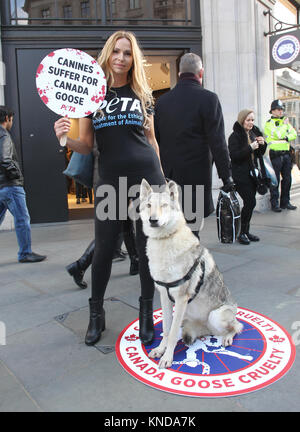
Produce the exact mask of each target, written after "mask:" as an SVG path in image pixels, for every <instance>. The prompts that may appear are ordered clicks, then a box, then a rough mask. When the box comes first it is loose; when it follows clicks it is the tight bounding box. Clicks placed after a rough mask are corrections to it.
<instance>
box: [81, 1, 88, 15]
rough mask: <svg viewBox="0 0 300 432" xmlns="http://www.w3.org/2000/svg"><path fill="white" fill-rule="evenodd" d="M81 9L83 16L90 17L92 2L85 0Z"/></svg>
mask: <svg viewBox="0 0 300 432" xmlns="http://www.w3.org/2000/svg"><path fill="white" fill-rule="evenodd" d="M80 10H81V18H89V17H90V2H89V1H83V2H81V3H80Z"/></svg>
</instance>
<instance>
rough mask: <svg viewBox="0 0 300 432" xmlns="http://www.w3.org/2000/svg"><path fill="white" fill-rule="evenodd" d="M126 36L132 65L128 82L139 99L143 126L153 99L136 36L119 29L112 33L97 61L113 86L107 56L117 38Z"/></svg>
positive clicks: (145, 125)
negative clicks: (130, 51)
mask: <svg viewBox="0 0 300 432" xmlns="http://www.w3.org/2000/svg"><path fill="white" fill-rule="evenodd" d="M122 38H126V39H128V40H129V42H130V43H131V50H132V59H133V63H132V67H131V69H130V71H129V73H128V82H129V84H130V86H131V88H132V90H133V91H134V93H135V94H136V95H137V97H138V98H139V99H140V101H141V106H142V111H143V114H144V118H145V122H144V127H146V128H147V127H148V121H149V119H148V116H149V114H148V113H147V109H149V108H150V109H151V107H153V105H154V99H153V96H152V90H151V88H150V87H149V85H148V82H147V77H146V74H145V69H144V64H143V63H144V56H143V53H142V50H141V49H140V47H139V45H138V42H137V40H136V37H135V35H134V34H133V33H131V32H127V31H125V30H119V31H117V32H115V33H113V34H112V35H111V36H110V37H109V38H108V40H107V41H106V43H105V45H104V47H103V49H102V51H101V53H100V55H99V57H98V63H99V65H100V66H101V68H102V69H103V72H104V74H105V76H106V79H107V85H108V87H109V88H110V87H113V84H114V77H113V72H112V70H111V68H110V66H109V61H108V60H109V57H110V56H111V54H112V52H113V50H114V47H115V45H116V42H117V40H118V39H122Z"/></svg>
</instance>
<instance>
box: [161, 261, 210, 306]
mask: <svg viewBox="0 0 300 432" xmlns="http://www.w3.org/2000/svg"><path fill="white" fill-rule="evenodd" d="M199 263H201V270H202V275H201V278H200V280H199V282H198V284H197V286H196V288H195V293H194V295H193V296H192V297H191V298H190V299H189V300H188V303H191V301H192V300H194V298H195V297H196V295H197V294H198V292H199V291H200V288H201V286H202V285H203V281H204V273H205V264H204V261H201V256H199V257H198V258H197V259H196V261H195V262H194V264H193V266H192V267H191V269H190V270H189V271H188V273H187V274H186V275H185V276H184V277H183V278H182V279H178V280H177V281H174V282H161V281H154V282H155V283H156V284H157V285H161V286H163V287H165V288H166V289H167V294H168V297H169V299H170V300H171V301H172V302H173V303H175V300H174V298H173V297H172V296H171V294H170V291H169V289H170V288H175V287H177V286H179V285H182V284H184V283H185V282H187V281H188V280H190V279H191V277H192V275H193V273H194V271H195V270H196V268H197V266H198V264H199Z"/></svg>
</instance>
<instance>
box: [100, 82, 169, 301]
mask: <svg viewBox="0 0 300 432" xmlns="http://www.w3.org/2000/svg"><path fill="white" fill-rule="evenodd" d="M101 109H102V111H103V114H104V116H102V117H98V118H95V117H94V118H93V126H94V130H95V136H96V141H97V146H98V150H99V165H98V167H99V180H98V185H97V188H96V197H95V253H94V257H93V266H92V298H94V299H95V298H103V297H104V293H105V290H106V286H107V283H108V280H109V277H110V273H111V264H112V258H113V254H114V251H115V248H116V244H117V240H118V235H119V233H120V231H121V230H122V224H123V223H124V222H126V220H127V218H128V214H127V208H128V201H129V198H130V197H131V198H135V197H136V194H137V192H138V191H139V186H140V183H141V181H142V179H143V178H145V179H146V180H147V181H148V183H149V184H151V185H158V186H160V185H164V184H165V178H164V176H163V173H162V171H161V168H160V163H159V159H158V157H157V154H156V152H155V150H154V149H153V147H152V146H151V145H150V144H149V142H148V140H147V138H146V136H145V134H144V127H143V123H144V116H143V113H142V110H141V103H140V100H139V99H138V97H137V96H136V94H135V93H134V92H133V90H132V89H131V87H130V85H129V84H127V85H125V86H123V87H118V88H111V89H110V90H108V92H107V95H106V98H105V100H104V101H103V103H102V106H101ZM129 194H130V197H129V196H128V195H129ZM136 242H137V249H138V254H139V267H140V279H141V289H142V297H143V298H152V297H153V293H154V284H153V281H152V278H151V276H150V273H149V268H148V259H147V256H146V237H145V235H144V233H143V230H142V223H141V221H140V219H138V220H137V222H136Z"/></svg>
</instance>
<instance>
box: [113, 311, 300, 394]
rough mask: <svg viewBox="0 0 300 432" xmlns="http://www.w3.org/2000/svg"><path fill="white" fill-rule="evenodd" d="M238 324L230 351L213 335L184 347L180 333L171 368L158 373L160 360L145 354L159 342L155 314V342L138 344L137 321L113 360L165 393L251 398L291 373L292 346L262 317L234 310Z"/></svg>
mask: <svg viewBox="0 0 300 432" xmlns="http://www.w3.org/2000/svg"><path fill="white" fill-rule="evenodd" d="M237 319H238V320H239V321H241V322H242V324H243V331H242V332H241V333H240V334H238V335H236V336H235V337H234V340H233V344H232V345H231V346H228V347H224V346H223V345H222V338H221V337H220V336H214V335H207V336H202V337H201V338H198V339H197V340H196V341H195V342H194V343H193V344H192V345H190V346H188V345H185V343H184V342H183V340H182V337H181V336H182V335H181V331H180V332H179V334H178V342H177V346H176V348H175V352H174V359H173V363H172V365H171V367H170V368H168V369H159V367H158V362H159V360H158V359H151V358H149V352H150V351H151V350H152V349H153V348H155V347H156V346H158V345H159V344H160V341H161V339H162V310H161V309H159V310H157V311H155V312H154V313H153V321H154V328H155V339H154V342H153V343H152V344H151V345H147V346H143V345H142V344H141V342H140V340H139V321H138V319H137V320H135V321H133V322H132V323H131V324H129V325H128V326H127V327H126V328H125V329H124V330H123V332H122V333H121V334H120V336H119V338H118V341H117V344H116V353H117V357H118V360H119V362H120V363H121V365H122V366H123V367H124V369H125V370H126V371H127V372H128V373H129V374H130V375H132V376H133V377H135V378H136V379H138V380H139V381H141V382H143V383H144V384H146V385H149V386H151V387H154V388H156V389H159V390H163V391H166V392H169V393H175V394H180V395H184V396H198V397H222V396H235V395H240V394H245V393H249V392H252V391H254V390H258V389H261V388H264V387H266V386H268V385H270V384H272V383H273V382H275V381H277V380H278V379H279V378H280V377H282V376H283V375H284V374H285V373H286V372H287V371H288V370H289V369H290V368H291V366H292V364H293V362H294V359H295V344H294V341H293V339H292V337H291V336H290V335H289V334H288V333H287V331H286V330H285V329H284V328H282V327H281V326H280V325H279V324H278V323H276V322H274V321H273V320H271V319H270V318H267V317H265V316H263V315H261V314H258V313H256V312H253V311H250V310H248V309H244V308H238V312H237ZM294 329H296V328H294Z"/></svg>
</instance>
